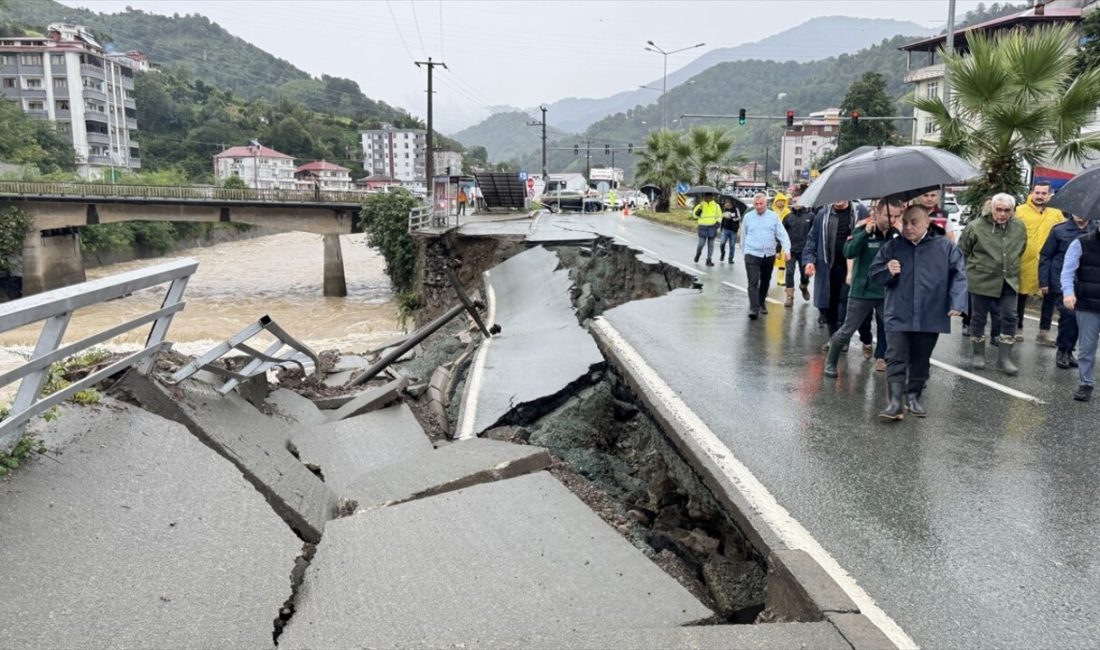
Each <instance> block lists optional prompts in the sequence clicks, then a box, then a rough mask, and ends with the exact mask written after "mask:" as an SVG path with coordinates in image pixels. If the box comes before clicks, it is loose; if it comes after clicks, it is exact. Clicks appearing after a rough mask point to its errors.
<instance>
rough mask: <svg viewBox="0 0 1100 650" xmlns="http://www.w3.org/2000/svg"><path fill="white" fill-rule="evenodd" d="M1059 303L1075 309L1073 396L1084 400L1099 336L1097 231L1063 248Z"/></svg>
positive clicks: (1099, 240) (1099, 238)
mask: <svg viewBox="0 0 1100 650" xmlns="http://www.w3.org/2000/svg"><path fill="white" fill-rule="evenodd" d="M1061 279H1062V304H1064V305H1065V306H1066V308H1067V309H1070V310H1073V311H1075V312H1077V335H1078V340H1079V343H1080V347H1081V350H1080V352H1081V354H1080V356H1079V357H1078V358H1077V378H1078V379H1077V384H1078V385H1077V391H1076V392H1075V393H1074V394H1073V399H1075V400H1077V401H1078V402H1087V401H1089V399H1090V398H1091V397H1092V388H1093V385H1095V383H1096V381H1095V378H1094V377H1093V373H1092V369H1093V366H1094V365H1095V364H1096V344H1097V339H1098V338H1100V233H1098V232H1097V231H1095V230H1094V231H1092V232H1091V233H1089V234H1087V235H1085V236H1084V237H1081V238H1079V239H1075V240H1074V241H1073V243H1071V244H1070V245H1069V248H1068V249H1066V261H1065V264H1063V265H1062V278H1061Z"/></svg>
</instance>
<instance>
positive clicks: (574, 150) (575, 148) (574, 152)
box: [573, 144, 581, 156]
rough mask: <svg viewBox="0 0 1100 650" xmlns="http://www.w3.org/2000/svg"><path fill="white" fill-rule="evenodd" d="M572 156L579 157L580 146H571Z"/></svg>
mask: <svg viewBox="0 0 1100 650" xmlns="http://www.w3.org/2000/svg"><path fill="white" fill-rule="evenodd" d="M573 155H574V156H579V155H581V147H580V145H577V144H575V145H573Z"/></svg>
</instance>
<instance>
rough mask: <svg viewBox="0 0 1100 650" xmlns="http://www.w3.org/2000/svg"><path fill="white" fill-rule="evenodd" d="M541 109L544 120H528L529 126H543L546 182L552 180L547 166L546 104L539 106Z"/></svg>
mask: <svg viewBox="0 0 1100 650" xmlns="http://www.w3.org/2000/svg"><path fill="white" fill-rule="evenodd" d="M539 110H540V111H542V120H540V121H538V122H536V121H534V120H527V126H541V127H542V182H543V183H544V184H545V183H549V182H550V173H549V172H548V171H547V168H546V105H545V104H543V105H542V106H539Z"/></svg>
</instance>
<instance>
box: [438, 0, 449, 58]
mask: <svg viewBox="0 0 1100 650" xmlns="http://www.w3.org/2000/svg"><path fill="white" fill-rule="evenodd" d="M439 56H441V57H443V58H444V59H445V58H447V51H446V50H444V49H443V0H439Z"/></svg>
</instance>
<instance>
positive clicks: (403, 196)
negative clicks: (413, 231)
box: [360, 191, 420, 294]
mask: <svg viewBox="0 0 1100 650" xmlns="http://www.w3.org/2000/svg"><path fill="white" fill-rule="evenodd" d="M419 205H420V201H419V200H418V199H416V198H415V197H414V196H413V195H412V194H410V193H409V192H406V191H397V192H393V193H384V194H372V195H370V196H368V197H367V198H366V199H365V200H364V201H363V213H362V216H360V222H361V225H362V227H363V230H364V231H366V233H367V234H368V235H369V237H370V245H371V246H373V247H375V248H377V249H378V251H379V252H380V253H382V257H383V259H385V260H386V274H387V275H389V276H390V282H391V283H393V288H394V291H395V292H396V293H398V294H402V293H408V292H411V291H413V289H414V287H413V282H414V279H415V276H416V242H415V241H414V240H413V238H412V235H410V234H409V211H410V210H412V209H413V208H415V207H418V206H419Z"/></svg>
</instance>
